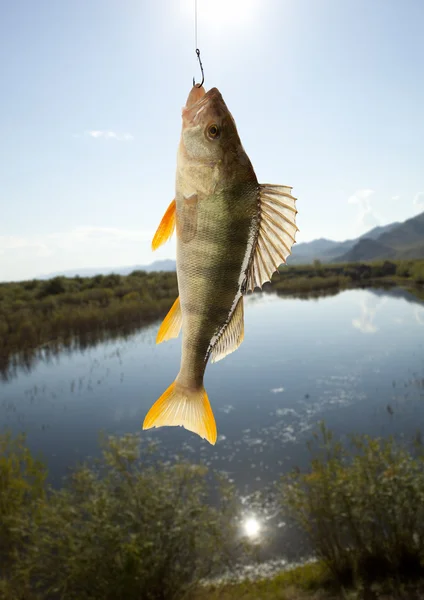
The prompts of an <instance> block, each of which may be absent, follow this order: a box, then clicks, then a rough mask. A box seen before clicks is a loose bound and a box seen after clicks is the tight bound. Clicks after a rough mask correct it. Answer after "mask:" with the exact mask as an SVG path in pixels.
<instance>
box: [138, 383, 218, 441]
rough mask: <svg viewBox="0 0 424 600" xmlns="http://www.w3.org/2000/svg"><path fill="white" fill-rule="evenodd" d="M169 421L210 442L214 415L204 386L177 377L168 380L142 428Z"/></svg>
mask: <svg viewBox="0 0 424 600" xmlns="http://www.w3.org/2000/svg"><path fill="white" fill-rule="evenodd" d="M171 425H180V426H181V427H185V429H188V430H189V431H193V432H194V433H197V435H199V436H200V437H201V438H204V439H206V440H207V441H208V442H209V443H210V444H212V445H214V444H215V442H216V437H217V431H216V423H215V417H214V416H213V412H212V408H211V405H210V403H209V399H208V396H207V394H206V390H205V388H204V387H203V386H201V387H199V388H197V389H191V388H187V387H184V386H182V385H180V384H179V383H177V382H176V381H174V382H173V383H171V385H170V386H169V388H168V389H167V390H166V391H165V392H164V393H163V394H162V396H161V397H160V398H159V400H156V402H155V403H154V404H153V406H152V407H151V409H150V410H149V412H148V413H147V415H146V418H145V419H144V423H143V429H150V428H151V427H164V426H171Z"/></svg>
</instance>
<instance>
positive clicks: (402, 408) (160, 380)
mask: <svg viewBox="0 0 424 600" xmlns="http://www.w3.org/2000/svg"><path fill="white" fill-rule="evenodd" d="M358 312H359V316H358ZM420 320H423V321H424V304H422V303H420V302H419V301H418V300H417V299H413V297H412V296H411V295H408V293H407V292H405V291H403V290H393V292H387V291H380V290H373V291H370V290H351V291H346V292H343V293H341V294H338V295H329V296H326V297H324V298H321V299H317V300H314V301H313V302H307V301H304V300H302V301H299V300H296V299H293V298H290V297H284V298H282V297H278V296H276V295H272V294H262V295H260V294H259V295H258V296H257V297H255V296H252V297H249V299H248V300H247V302H246V310H245V321H246V327H245V329H246V338H245V341H244V342H243V344H242V345H241V347H240V348H239V350H238V351H237V352H235V353H233V354H232V355H230V356H228V357H227V358H226V360H225V361H221V362H219V363H216V364H214V365H210V367H208V370H207V372H206V381H205V384H206V389H207V391H208V395H209V398H210V401H211V403H212V406H213V410H214V413H215V417H216V421H217V426H218V432H219V437H218V441H217V444H216V445H215V446H213V447H212V446H210V445H209V444H208V443H207V442H204V441H202V440H200V438H198V437H197V436H195V435H194V434H191V433H190V432H187V431H184V430H182V429H181V428H161V429H158V430H149V431H148V432H143V434H142V436H141V437H142V441H143V443H148V442H149V441H151V440H154V441H155V442H157V452H156V456H157V458H158V459H159V460H165V461H173V460H174V459H175V456H176V455H177V454H179V455H181V456H182V457H183V458H187V459H189V460H191V461H194V462H200V463H202V464H204V465H206V466H210V467H212V468H214V469H218V470H221V471H222V470H225V471H226V472H227V474H228V476H229V477H230V479H231V480H232V481H234V483H235V484H236V486H237V488H238V490H239V493H240V496H241V498H242V499H243V503H242V513H241V517H240V518H241V522H240V532H241V534H243V535H244V536H247V537H248V538H249V539H256V540H258V541H260V542H261V543H260V546H261V548H262V545H264V546H266V547H267V548H269V547H271V546H272V543H271V541H270V540H271V539H272V537H273V536H274V535H277V534H278V536H279V539H280V538H281V539H284V543H283V546H284V552H285V555H286V556H288V555H289V554H290V552H293V553H295V550H296V552H297V548H298V546H299V542H298V536H297V535H296V536H295V535H294V533H293V534H292V533H291V528H290V526H289V525H287V524H286V522H285V520H282V519H281V517H279V516H278V515H277V512H278V511H277V508H276V507H277V504H278V503H277V501H276V498H275V497H274V496H273V493H272V492H271V491H270V492H269V493H268V492H266V495H265V500H264V496H263V493H264V490H267V489H268V487H270V489H271V488H272V486H274V484H275V482H276V481H277V479H278V478H279V476H280V475H281V474H282V473H285V472H287V471H289V470H290V469H292V468H293V467H296V466H298V467H300V468H303V467H304V466H305V465H307V464H308V462H309V454H308V451H307V449H306V442H307V441H308V440H309V439H310V436H311V433H312V431H313V430H314V429H315V428H316V426H317V423H318V421H320V420H321V419H325V420H326V422H327V424H328V426H329V427H330V428H331V429H333V430H334V431H335V432H336V433H337V434H338V435H340V436H343V435H347V434H348V433H352V432H356V433H369V434H371V435H385V434H404V435H405V436H411V435H413V434H414V433H415V431H416V428H417V426H418V424H419V423H420V422H423V419H424V404H423V398H424V393H423V392H424V366H423V356H424V348H423V343H424V340H423V335H422V332H423V330H422V327H421V326H418V325H417V322H419V323H420V325H421V324H422V323H421V322H420ZM355 321H358V322H360V326H355V325H353V326H352V324H353V322H355ZM399 323H401V324H402V326H401V327H399ZM157 326H158V324H155V325H152V326H150V327H149V328H147V329H145V330H143V331H140V332H137V333H135V334H134V335H132V336H130V337H127V338H119V339H117V338H116V339H114V340H108V341H104V342H102V343H101V344H98V345H97V346H94V345H93V346H90V347H85V348H83V349H81V348H79V349H78V350H73V351H71V350H70V349H68V350H67V351H65V352H58V353H57V355H54V356H53V355H49V356H48V357H47V358H46V359H44V358H43V359H41V360H39V362H38V363H33V366H32V367H31V369H29V370H27V371H26V372H25V373H23V372H22V371H21V372H19V373H16V374H17V377H15V378H14V379H13V380H9V381H7V382H5V383H3V384H0V424H1V425H2V426H9V427H11V428H12V430H15V431H21V430H25V431H26V432H27V436H28V442H29V444H30V447H31V449H32V450H34V451H35V452H42V454H43V455H44V458H45V459H46V461H47V463H48V466H49V469H50V481H51V483H53V484H54V485H59V484H60V482H61V477H62V476H63V475H64V474H66V472H67V468H68V467H69V466H71V465H73V464H75V462H77V461H79V460H82V459H84V458H86V457H87V456H90V455H91V456H97V455H98V453H99V447H98V432H99V430H101V429H102V430H104V431H106V432H107V433H112V434H116V435H122V434H124V433H128V432H140V429H141V423H142V422H143V419H144V416H145V414H146V412H147V410H148V409H149V408H150V406H151V404H152V402H153V401H154V400H155V399H156V398H157V397H159V395H160V394H161V393H162V392H163V389H164V388H165V387H166V385H167V383H168V382H170V381H172V380H173V379H174V377H175V374H176V372H177V371H178V368H179V363H180V351H181V339H177V340H171V341H169V342H167V344H161V346H159V347H158V346H156V345H155V343H154V341H155V335H156V330H157ZM361 328H362V329H361ZM370 330H373V335H362V331H365V332H369V331H370ZM388 405H390V407H391V412H390V413H389V412H388V410H387V406H388ZM259 491H260V492H261V496H260V497H259V496H257V495H256V493H257V492H259ZM282 533H283V534H284V535H283V536H281V534H282ZM290 536H292V538H290ZM290 539H296V542H290V541H288V540H290ZM265 542H266V543H265ZM295 555H296V553H295ZM293 558H296V556H294V557H293V556H291V559H293Z"/></svg>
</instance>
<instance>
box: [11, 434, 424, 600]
mask: <svg viewBox="0 0 424 600" xmlns="http://www.w3.org/2000/svg"><path fill="white" fill-rule="evenodd" d="M102 443H103V458H102V459H101V461H100V462H99V463H97V464H95V465H94V466H93V465H92V466H90V465H87V464H86V465H81V466H80V467H78V468H77V469H76V471H75V472H74V473H73V475H72V476H71V477H70V478H69V480H68V481H67V483H66V485H64V486H63V487H62V488H61V489H59V490H52V489H50V488H49V487H48V486H47V485H46V475H47V471H46V468H45V467H44V466H43V463H42V462H40V461H38V460H36V459H35V458H34V457H33V456H32V455H31V453H30V451H29V450H28V448H27V446H26V444H25V439H24V438H23V437H22V436H18V437H16V438H13V437H11V436H10V435H2V436H1V437H0V451H1V453H0V483H1V485H0V598H2V599H3V598H4V599H5V600H19V599H21V600H50V599H51V600H56V599H57V598H60V599H61V600H77V599H78V600H112V599H113V600H115V599H116V600H124V599H125V600H233V599H234V600H236V599H245V600H254V599H255V600H256V599H261V600H274V599H279V600H306V599H312V600H330V599H331V600H332V599H336V598H345V599H351V600H360V599H366V600H368V599H370V600H371V599H372V598H373V599H376V598H381V599H383V598H385V599H386V600H389V599H393V600H394V599H395V598H396V599H398V598H405V599H406V598H408V599H412V598H420V597H422V596H420V592H421V593H424V585H423V582H424V570H423V564H424V562H423V561H424V451H423V448H422V444H421V442H420V440H419V439H418V438H417V443H416V444H415V447H414V448H413V449H412V446H411V449H409V450H408V449H406V447H404V446H398V445H397V444H396V443H395V442H394V441H393V440H392V439H390V438H388V439H372V438H368V437H366V436H356V437H352V438H351V439H350V441H349V442H346V443H345V444H341V443H340V442H338V441H336V440H334V439H333V437H332V434H331V432H330V431H328V430H327V429H326V428H325V427H324V426H322V428H321V432H320V434H316V435H315V440H314V444H315V445H311V451H312V460H311V463H310V467H309V469H308V470H307V472H305V473H301V472H298V471H294V472H293V473H291V474H289V475H286V476H283V477H282V479H281V481H280V483H279V484H278V485H277V486H276V488H275V493H276V494H277V497H278V498H279V499H280V505H281V516H282V517H283V518H285V519H287V518H289V519H294V521H295V522H297V524H298V526H299V527H300V528H301V529H302V530H303V531H304V532H306V533H307V534H308V535H309V538H310V542H311V553H312V554H313V555H314V556H315V557H316V558H317V561H316V562H313V563H309V564H306V565H304V566H301V567H296V568H294V569H290V570H288V571H285V572H283V573H281V574H279V575H277V576H275V577H272V578H269V579H266V580H262V581H253V582H252V581H244V582H242V583H233V584H231V583H226V584H215V585H208V586H206V585H205V584H204V583H202V582H203V581H204V580H205V578H206V579H207V580H209V581H210V580H211V578H213V577H214V576H217V575H218V576H219V575H220V573H222V572H223V571H226V572H228V569H229V570H230V571H231V570H233V571H235V572H236V569H237V565H238V564H240V560H241V559H244V560H245V559H246V558H247V557H248V548H247V547H244V546H243V545H242V544H241V543H240V538H239V535H238V528H239V521H238V514H239V512H238V511H239V507H238V503H237V499H236V494H235V489H234V487H233V486H232V485H231V484H230V483H229V481H228V479H226V477H224V476H218V475H217V474H213V473H211V472H208V470H207V469H206V468H205V467H204V466H201V465H195V464H191V463H188V462H178V461H177V462H175V463H161V462H159V463H152V462H150V458H154V456H153V457H152V456H151V454H150V453H151V452H153V449H151V448H150V447H149V448H146V450H145V451H144V452H142V453H141V454H140V439H139V437H138V436H135V435H126V436H123V437H122V438H116V437H110V438H103V442H102ZM149 465H150V466H149ZM212 475H213V480H212V479H211V476H212ZM211 481H213V482H214V483H215V487H214V494H213V501H212V496H211V494H210V491H211V488H210V484H211ZM252 556H253V555H252Z"/></svg>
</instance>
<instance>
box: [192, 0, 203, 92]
mask: <svg viewBox="0 0 424 600" xmlns="http://www.w3.org/2000/svg"><path fill="white" fill-rule="evenodd" d="M194 47H195V49H196V54H197V59H198V61H199V65H200V70H201V72H202V81H201V83H196V82H195V78H194V77H193V86H197V87H202V85H203V83H204V81H205V75H204V73H203V65H202V61H201V59H200V50H199V48H198V47H197V0H194Z"/></svg>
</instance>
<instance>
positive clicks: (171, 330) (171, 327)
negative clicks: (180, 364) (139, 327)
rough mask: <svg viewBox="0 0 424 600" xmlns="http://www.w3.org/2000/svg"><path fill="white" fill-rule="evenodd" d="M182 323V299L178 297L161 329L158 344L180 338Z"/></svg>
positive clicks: (157, 339) (157, 338)
mask: <svg viewBox="0 0 424 600" xmlns="http://www.w3.org/2000/svg"><path fill="white" fill-rule="evenodd" d="M182 322H183V321H182V314H181V306H180V297H179V296H178V298H177V299H176V300H175V302H174V304H173V305H172V306H171V308H170V310H169V312H168V314H167V315H166V317H165V318H164V320H163V321H162V324H161V326H160V327H159V331H158V334H157V336H156V343H157V344H160V343H162V342H166V341H167V340H170V339H172V338H176V337H178V336H179V335H180V331H181V326H182Z"/></svg>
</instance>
